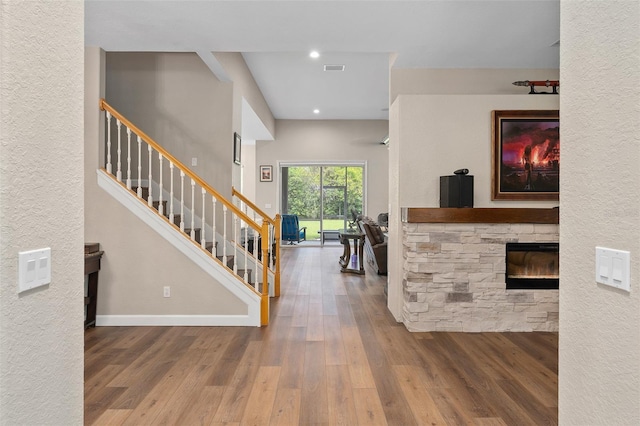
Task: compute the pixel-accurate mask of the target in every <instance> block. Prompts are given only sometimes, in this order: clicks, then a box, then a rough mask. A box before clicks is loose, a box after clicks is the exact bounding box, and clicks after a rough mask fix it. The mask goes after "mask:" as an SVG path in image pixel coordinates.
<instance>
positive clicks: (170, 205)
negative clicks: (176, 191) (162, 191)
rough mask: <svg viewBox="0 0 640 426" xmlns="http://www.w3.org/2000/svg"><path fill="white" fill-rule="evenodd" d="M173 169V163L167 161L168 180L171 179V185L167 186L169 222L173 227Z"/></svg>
mask: <svg viewBox="0 0 640 426" xmlns="http://www.w3.org/2000/svg"><path fill="white" fill-rule="evenodd" d="M173 168H174V166H173V161H169V178H170V179H171V185H170V186H169V222H171V224H172V225H175V223H174V219H175V216H174V214H173Z"/></svg>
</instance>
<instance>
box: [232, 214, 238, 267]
mask: <svg viewBox="0 0 640 426" xmlns="http://www.w3.org/2000/svg"><path fill="white" fill-rule="evenodd" d="M233 273H234V274H236V275H237V274H238V215H237V214H235V213H233Z"/></svg>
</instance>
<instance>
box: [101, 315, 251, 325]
mask: <svg viewBox="0 0 640 426" xmlns="http://www.w3.org/2000/svg"><path fill="white" fill-rule="evenodd" d="M96 326H97V327H126V326H138V327H140V326H162V327H170V326H205V327H220V326H253V327H255V326H256V324H255V321H254V320H253V319H252V318H250V317H249V315H96Z"/></svg>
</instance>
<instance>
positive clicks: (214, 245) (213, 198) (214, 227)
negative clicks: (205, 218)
mask: <svg viewBox="0 0 640 426" xmlns="http://www.w3.org/2000/svg"><path fill="white" fill-rule="evenodd" d="M216 201H218V200H216V198H215V197H214V196H211V204H213V219H212V222H211V227H212V228H213V248H212V249H211V253H212V254H213V255H214V256H217V254H218V252H217V251H215V250H216V241H217V238H216Z"/></svg>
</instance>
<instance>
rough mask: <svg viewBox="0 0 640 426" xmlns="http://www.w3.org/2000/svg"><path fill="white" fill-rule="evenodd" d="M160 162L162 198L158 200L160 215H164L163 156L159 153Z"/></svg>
mask: <svg viewBox="0 0 640 426" xmlns="http://www.w3.org/2000/svg"><path fill="white" fill-rule="evenodd" d="M158 160H159V162H160V196H159V198H158V213H160V215H164V206H163V205H162V190H163V188H164V185H163V184H162V154H161V153H159V152H158Z"/></svg>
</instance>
